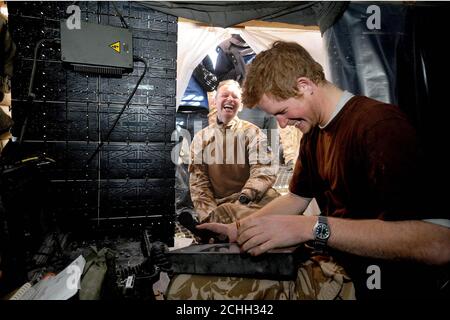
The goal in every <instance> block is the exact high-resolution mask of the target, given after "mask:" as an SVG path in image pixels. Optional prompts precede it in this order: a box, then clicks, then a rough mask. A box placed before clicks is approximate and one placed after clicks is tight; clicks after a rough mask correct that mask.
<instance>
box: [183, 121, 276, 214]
mask: <svg viewBox="0 0 450 320" xmlns="http://www.w3.org/2000/svg"><path fill="white" fill-rule="evenodd" d="M271 156H272V154H271V152H270V150H269V148H268V147H267V138H266V136H265V135H264V134H263V133H262V132H261V130H260V129H259V128H258V127H257V126H255V125H253V124H252V123H250V122H247V121H244V120H240V119H239V118H238V117H235V118H234V119H233V120H231V121H230V123H228V125H226V126H225V125H223V124H218V123H217V121H216V122H215V123H213V124H211V125H209V126H208V127H207V128H205V129H203V130H201V131H200V132H198V133H197V134H196V135H195V137H194V139H193V141H192V144H191V163H190V165H189V172H190V191H191V198H192V202H193V204H194V208H195V211H196V212H197V214H198V215H199V218H200V220H202V221H203V220H204V219H206V218H207V217H208V215H209V214H210V213H211V212H212V211H213V210H215V209H216V208H217V207H218V206H220V205H222V204H224V203H232V202H235V201H236V200H237V199H238V197H239V194H240V193H244V194H246V195H247V196H248V197H249V198H250V200H251V203H250V204H249V206H250V207H252V208H255V209H257V208H261V203H268V202H269V201H270V200H272V199H274V198H275V197H277V196H278V193H277V192H276V191H275V190H273V189H271V187H272V185H273V183H274V182H275V179H276V173H277V171H278V165H277V161H276V160H277V159H271ZM271 160H275V161H274V162H271ZM269 190H270V191H269ZM237 208H241V207H239V206H238V207H237Z"/></svg>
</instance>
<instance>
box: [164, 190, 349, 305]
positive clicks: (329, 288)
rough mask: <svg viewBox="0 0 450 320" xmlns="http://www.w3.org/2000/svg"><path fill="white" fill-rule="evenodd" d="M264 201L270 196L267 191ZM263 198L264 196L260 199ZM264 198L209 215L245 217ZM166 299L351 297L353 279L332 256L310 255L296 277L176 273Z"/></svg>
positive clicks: (219, 219) (224, 218) (221, 218)
mask: <svg viewBox="0 0 450 320" xmlns="http://www.w3.org/2000/svg"><path fill="white" fill-rule="evenodd" d="M267 196H268V198H267V203H268V202H269V201H271V200H273V198H272V199H270V198H271V194H270V193H269V194H268V195H267ZM262 200H264V198H263V199H262ZM265 202H266V201H260V202H259V203H257V204H251V203H250V205H247V206H244V205H241V204H236V203H224V204H222V205H220V206H219V207H217V208H216V209H215V210H214V211H213V212H212V213H211V215H210V217H209V220H210V221H211V222H220V223H232V222H233V221H236V219H241V218H244V217H246V216H248V215H250V214H252V213H254V212H255V211H257V210H258V209H260V208H261V207H262V206H264V205H265V204H266V203H265ZM166 298H167V299H168V300H179V299H180V300H188V299H192V300H212V299H213V300H243V299H248V300H263V299H268V300H299V299H308V300H310V299H319V300H334V299H337V300H344V299H345V300H352V299H355V290H354V286H353V283H352V282H351V280H350V278H349V277H348V276H347V274H346V272H345V271H344V269H343V268H342V267H341V266H339V265H338V264H337V263H336V262H335V261H334V260H333V258H332V257H328V256H312V257H311V258H310V259H309V260H307V261H305V262H303V263H302V264H301V265H300V266H299V268H298V271H297V276H296V278H295V280H291V281H278V280H269V279H252V278H241V277H226V276H213V275H193V274H179V275H176V276H174V277H173V278H172V280H171V281H170V284H169V287H168V289H167V292H166Z"/></svg>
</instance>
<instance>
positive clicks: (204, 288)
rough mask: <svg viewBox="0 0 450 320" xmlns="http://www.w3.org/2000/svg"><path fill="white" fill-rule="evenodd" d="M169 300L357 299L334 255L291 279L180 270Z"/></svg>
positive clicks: (313, 260)
mask: <svg viewBox="0 0 450 320" xmlns="http://www.w3.org/2000/svg"><path fill="white" fill-rule="evenodd" d="M166 298H167V299H168V300H354V299H355V289H354V286H353V283H352V282H351V280H350V278H349V277H348V276H347V275H346V273H345V271H344V270H343V269H342V267H340V266H339V265H337V264H336V263H335V262H334V261H333V259H332V258H331V257H323V256H314V257H311V259H309V260H308V261H306V262H304V263H302V265H301V266H300V267H299V268H298V271H297V277H296V279H295V280H291V281H277V280H268V279H251V278H240V277H224V276H209V275H190V274H180V275H176V276H175V277H173V278H172V280H171V282H170V284H169V287H168V289H167V293H166Z"/></svg>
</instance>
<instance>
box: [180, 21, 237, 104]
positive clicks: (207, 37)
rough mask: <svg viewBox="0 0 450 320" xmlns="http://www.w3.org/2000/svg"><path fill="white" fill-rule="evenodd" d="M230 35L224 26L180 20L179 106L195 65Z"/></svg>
mask: <svg viewBox="0 0 450 320" xmlns="http://www.w3.org/2000/svg"><path fill="white" fill-rule="evenodd" d="M229 36H230V34H229V32H228V31H227V30H225V29H222V28H215V27H200V26H198V25H196V24H194V23H190V22H178V46H177V101H176V103H177V104H176V105H177V108H178V106H179V105H180V103H181V98H182V96H183V93H184V92H185V91H186V88H187V86H188V83H189V80H190V78H191V76H192V72H193V71H194V69H195V67H196V66H197V65H198V64H199V63H200V62H202V60H203V59H204V58H205V56H206V54H207V53H208V52H209V51H210V50H211V49H214V48H215V47H216V46H217V45H218V44H219V43H221V42H222V41H224V40H225V39H227V38H228V37H229Z"/></svg>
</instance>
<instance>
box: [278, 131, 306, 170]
mask: <svg viewBox="0 0 450 320" xmlns="http://www.w3.org/2000/svg"><path fill="white" fill-rule="evenodd" d="M302 136H303V134H302V132H301V131H300V130H299V129H297V128H296V127H294V126H287V127H286V128H280V141H281V145H282V146H283V155H284V162H285V163H288V162H289V161H292V164H295V162H296V161H297V158H298V153H299V150H300V140H301V139H302Z"/></svg>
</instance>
